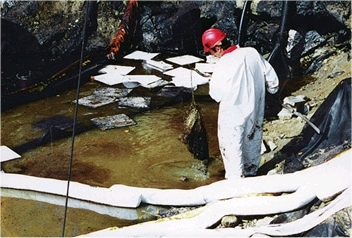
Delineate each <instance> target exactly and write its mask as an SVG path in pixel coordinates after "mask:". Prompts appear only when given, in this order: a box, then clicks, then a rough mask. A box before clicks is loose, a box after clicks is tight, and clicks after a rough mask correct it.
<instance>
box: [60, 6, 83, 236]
mask: <svg viewBox="0 0 352 238" xmlns="http://www.w3.org/2000/svg"><path fill="white" fill-rule="evenodd" d="M89 2H90V1H86V4H87V6H86V13H85V17H84V24H83V30H82V36H81V37H82V46H81V56H80V63H79V72H78V81H77V89H76V104H75V110H74V118H73V130H72V141H71V151H70V162H69V167H68V175H67V187H66V201H65V213H64V222H63V225H62V237H64V236H65V228H66V218H67V207H68V197H69V191H70V181H71V172H72V162H73V148H74V141H75V132H76V124H77V123H76V122H77V113H78V99H79V93H80V86H81V74H82V61H83V53H84V47H85V33H86V26H87V22H88V15H89V14H88V11H89V10H90V9H89V8H90V7H89V6H90V4H89Z"/></svg>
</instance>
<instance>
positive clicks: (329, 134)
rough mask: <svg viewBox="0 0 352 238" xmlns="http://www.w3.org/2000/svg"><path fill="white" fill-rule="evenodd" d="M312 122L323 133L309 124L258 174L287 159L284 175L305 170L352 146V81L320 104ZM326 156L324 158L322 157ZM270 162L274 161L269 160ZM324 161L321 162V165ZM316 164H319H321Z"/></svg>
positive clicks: (337, 89)
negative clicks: (321, 159) (319, 159)
mask: <svg viewBox="0 0 352 238" xmlns="http://www.w3.org/2000/svg"><path fill="white" fill-rule="evenodd" d="M310 121H311V122H312V123H314V124H315V125H316V126H317V127H318V128H319V129H320V131H321V133H320V134H318V133H316V131H315V130H314V129H313V128H312V127H311V126H309V125H308V124H307V123H306V125H305V126H304V127H303V130H302V132H301V133H300V135H299V136H297V137H296V138H295V139H293V140H292V141H290V142H289V143H288V144H287V145H286V146H284V147H283V148H282V150H281V151H280V152H279V153H278V154H277V155H275V157H274V158H273V159H272V161H271V163H267V164H264V165H263V166H262V167H261V168H260V169H259V171H258V174H259V175H261V174H265V173H266V172H267V171H269V170H270V169H272V168H273V167H271V166H273V165H274V163H278V162H280V161H282V160H284V159H285V160H286V163H285V168H284V172H285V173H290V172H294V171H297V170H300V169H303V168H304V167H306V166H305V164H311V163H312V162H314V160H317V159H318V158H319V157H324V159H325V160H327V159H329V158H331V157H333V156H334V155H336V154H338V153H340V152H341V151H343V150H345V149H346V147H350V145H351V78H346V79H344V80H342V81H341V82H340V83H339V84H338V85H337V86H336V87H335V89H334V90H333V91H332V92H331V93H330V94H329V95H328V97H327V98H326V99H325V101H324V102H323V103H322V104H321V105H320V107H319V108H318V109H317V111H316V112H315V113H314V115H313V116H312V117H311V119H310ZM323 154H324V156H322V155H323ZM269 162H270V161H269ZM321 162H324V161H320V162H319V163H321ZM317 163H318V162H316V163H315V164H317Z"/></svg>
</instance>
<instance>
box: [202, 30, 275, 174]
mask: <svg viewBox="0 0 352 238" xmlns="http://www.w3.org/2000/svg"><path fill="white" fill-rule="evenodd" d="M228 42H229V41H227V39H226V34H225V33H224V32H222V31H221V30H219V29H216V28H211V29H208V30H206V31H205V32H204V33H203V35H202V44H203V47H204V53H210V54H212V55H213V56H215V57H217V58H219V59H218V61H217V62H216V65H215V67H214V71H213V74H212V77H211V80H210V82H209V94H210V96H211V97H212V98H213V99H214V100H215V101H216V102H218V103H219V114H218V141H219V148H220V152H221V156H222V159H223V163H224V167H225V178H240V177H246V176H254V175H256V172H257V170H258V167H259V162H260V157H261V153H260V152H261V144H262V135H263V129H262V124H263V120H264V107H265V105H264V104H265V89H267V90H268V91H269V92H270V93H272V94H274V93H276V92H277V91H278V89H279V79H278V77H277V74H276V72H275V70H274V69H273V67H272V66H271V65H270V64H269V62H267V61H266V60H265V59H264V58H263V57H262V55H260V54H259V53H258V52H257V51H256V50H255V49H254V48H251V47H243V48H242V47H241V48H240V47H239V46H236V45H233V46H230V45H229V43H228Z"/></svg>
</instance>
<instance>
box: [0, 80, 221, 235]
mask: <svg viewBox="0 0 352 238" xmlns="http://www.w3.org/2000/svg"><path fill="white" fill-rule="evenodd" d="M101 86H105V85H102V84H100V83H99V82H95V81H91V82H88V83H86V84H85V85H83V86H82V88H81V93H80V97H83V96H87V95H89V94H91V93H92V91H93V90H94V89H96V88H98V87H101ZM207 93H208V88H207V85H203V86H200V87H198V89H197V91H196V92H195V94H196V102H197V104H198V105H200V107H201V109H202V115H203V119H204V122H205V126H206V129H207V134H208V140H209V152H210V156H211V157H212V158H213V159H212V160H211V161H210V164H209V167H208V173H207V174H205V173H204V171H203V170H202V169H201V168H202V166H201V162H200V161H199V160H197V159H195V158H194V157H193V155H192V154H191V153H190V152H189V151H188V150H187V146H186V145H185V144H183V143H182V142H181V141H180V140H179V139H178V137H179V136H180V134H181V133H182V129H183V119H184V118H183V117H184V113H185V111H186V109H187V108H188V107H189V105H190V101H188V102H183V103H178V104H175V105H172V106H167V107H164V108H160V109H154V110H150V111H147V112H144V113H139V114H135V115H134V116H133V119H134V120H135V121H136V122H137V124H136V125H134V126H130V127H122V128H115V129H111V130H105V131H103V130H100V129H98V128H93V129H91V130H88V131H86V132H84V133H81V134H79V135H76V136H75V143H74V150H73V151H74V152H73V167H72V175H71V180H72V181H77V182H81V183H85V184H89V185H94V186H101V187H110V186H112V185H114V184H125V185H130V186H136V187H154V188H180V189H189V188H195V187H198V186H201V185H205V184H210V183H212V182H214V181H217V180H220V179H222V178H223V167H222V162H221V161H220V160H219V159H216V158H217V157H218V154H219V152H218V145H217V137H216V125H217V123H216V120H217V108H218V106H217V104H216V103H215V102H214V101H212V100H210V99H209V98H208V97H207V96H206V95H207ZM75 94H76V91H75V90H72V91H68V92H65V93H62V94H60V95H57V96H55V97H52V98H47V99H44V100H40V101H37V102H33V103H30V104H27V105H23V106H19V107H16V108H14V109H11V110H9V111H6V112H4V113H2V115H1V133H2V134H1V144H2V145H6V146H8V147H10V148H14V147H16V146H18V145H21V144H23V143H25V142H28V141H30V140H32V139H34V138H39V137H40V136H42V135H43V133H44V131H43V130H41V129H37V128H36V127H34V125H33V124H34V123H36V122H39V121H41V120H43V119H47V118H50V117H53V116H57V115H60V116H66V117H69V118H73V115H74V104H73V103H72V101H73V100H74V99H75ZM120 112H121V109H119V108H118V106H117V104H116V103H113V104H110V105H107V106H103V107H100V108H96V109H91V108H88V107H84V106H79V109H78V120H79V121H80V122H82V123H87V122H89V120H90V118H93V117H98V116H103V115H104V116H106V115H115V114H118V113H120ZM71 143H72V138H71V137H70V136H69V137H67V138H64V139H60V140H56V141H52V142H50V143H48V144H46V145H44V146H39V147H37V148H35V149H32V150H29V151H27V152H25V153H23V154H22V155H21V156H22V157H21V158H20V159H17V160H13V161H8V162H4V163H2V169H3V170H4V171H5V172H7V173H20V174H26V175H31V176H38V177H46V178H56V179H61V180H66V179H67V173H68V166H69V160H70V152H71ZM214 158H215V159H214ZM182 176H185V177H187V179H188V180H187V181H181V179H180V178H181V177H182ZM63 214H64V207H62V206H56V205H52V204H48V203H44V202H37V201H32V200H25V199H20V198H9V197H1V235H2V236H61V230H62V223H63V219H64V218H63ZM136 222H140V221H127V220H121V219H117V218H114V217H110V216H108V215H101V214H98V213H95V212H92V211H88V210H83V209H73V208H69V209H68V214H67V223H66V233H65V234H66V236H76V235H80V234H86V233H89V232H92V231H95V230H99V229H104V228H107V227H111V226H125V225H129V224H133V223H136Z"/></svg>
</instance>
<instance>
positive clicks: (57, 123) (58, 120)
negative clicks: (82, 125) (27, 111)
mask: <svg viewBox="0 0 352 238" xmlns="http://www.w3.org/2000/svg"><path fill="white" fill-rule="evenodd" d="M76 123H77V124H78V123H79V122H76ZM34 126H35V127H37V128H40V129H44V130H46V131H47V130H50V129H51V128H52V127H56V128H57V129H59V130H61V131H63V130H66V129H68V128H72V126H73V119H71V118H69V117H64V116H53V117H50V118H47V119H44V120H41V121H39V122H36V123H34Z"/></svg>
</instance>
